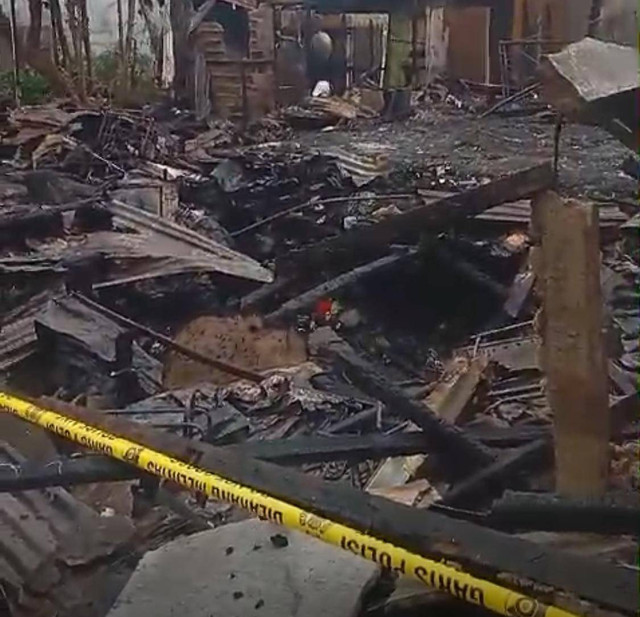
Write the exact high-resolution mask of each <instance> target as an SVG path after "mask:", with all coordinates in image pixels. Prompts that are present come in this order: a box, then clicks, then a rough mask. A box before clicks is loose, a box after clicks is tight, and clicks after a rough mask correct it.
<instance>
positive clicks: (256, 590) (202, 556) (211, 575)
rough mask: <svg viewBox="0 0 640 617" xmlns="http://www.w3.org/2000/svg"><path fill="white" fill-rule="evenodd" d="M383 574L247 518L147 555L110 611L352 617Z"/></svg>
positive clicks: (119, 616)
mask: <svg viewBox="0 0 640 617" xmlns="http://www.w3.org/2000/svg"><path fill="white" fill-rule="evenodd" d="M274 536H276V537H275V538H274V540H272V537H274ZM283 544H286V546H279V545H283ZM379 573H380V571H379V568H378V566H376V565H375V564H373V563H370V562H368V561H365V560H364V559H361V558H359V557H356V556H355V555H351V554H349V553H347V552H345V551H342V550H340V549H338V548H335V547H333V546H330V545H328V544H325V543H324V542H321V541H320V540H317V539H315V538H312V537H310V536H307V535H305V534H303V533H299V532H295V531H289V530H286V529H284V528H282V527H280V526H278V525H275V524H273V523H268V522H262V521H258V520H246V521H242V522H240V523H233V524H229V525H225V526H223V527H219V528H218V529H212V530H211V531H205V532H202V533H198V534H195V535H193V536H189V537H186V538H180V539H178V540H174V541H173V542H171V543H169V544H166V545H165V546H163V547H161V548H160V549H158V550H156V551H152V552H149V553H147V554H146V555H145V556H144V557H143V558H142V560H141V561H140V564H139V565H138V567H137V569H136V571H135V572H134V573H133V575H132V577H131V579H130V580H129V582H128V584H127V586H126V587H125V589H124V590H123V591H122V593H121V594H120V596H119V598H118V600H117V601H116V603H115V605H114V606H113V608H112V610H111V612H110V613H109V615H108V617H246V616H247V615H256V616H259V617H316V616H317V617H320V616H331V617H353V616H355V615H357V614H358V612H359V610H360V606H361V600H362V596H363V594H364V593H365V592H366V591H367V590H368V589H369V588H370V587H371V586H372V585H373V584H374V583H375V582H376V580H377V579H378V576H379Z"/></svg>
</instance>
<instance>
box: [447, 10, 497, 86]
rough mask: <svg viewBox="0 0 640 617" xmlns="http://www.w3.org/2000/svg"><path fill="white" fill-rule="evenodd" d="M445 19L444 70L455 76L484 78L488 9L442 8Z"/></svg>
mask: <svg viewBox="0 0 640 617" xmlns="http://www.w3.org/2000/svg"><path fill="white" fill-rule="evenodd" d="M445 21H446V25H447V28H448V30H449V47H448V55H447V71H448V74H449V75H450V76H451V77H454V78H458V79H468V80H470V81H475V82H478V83H486V82H488V81H489V70H490V49H489V29H490V24H491V12H490V9H487V8H485V7H467V8H463V9H445Z"/></svg>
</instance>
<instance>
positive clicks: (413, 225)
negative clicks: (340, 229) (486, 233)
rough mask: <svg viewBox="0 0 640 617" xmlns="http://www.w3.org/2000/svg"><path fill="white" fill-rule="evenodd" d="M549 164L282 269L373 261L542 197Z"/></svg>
mask: <svg viewBox="0 0 640 617" xmlns="http://www.w3.org/2000/svg"><path fill="white" fill-rule="evenodd" d="M553 180H554V176H553V168H552V165H551V164H550V163H548V162H547V163H543V164H541V165H537V166H535V167H530V168H528V169H525V170H522V171H519V172H516V173H513V174H510V175H508V176H504V177H502V178H498V179H497V180H493V181H492V182H488V183H487V184H483V185H481V186H479V187H477V188H474V189H471V190H469V191H465V192H463V193H459V194H455V195H451V196H450V197H445V198H443V199H440V200H438V201H435V202H433V201H430V202H429V203H426V204H424V205H422V206H418V207H416V208H412V209H411V210H407V211H406V212H402V213H401V214H397V215H396V216H392V217H389V218H387V219H384V220H382V221H380V222H378V223H375V224H374V225H370V226H368V227H362V228H359V229H356V230H355V231H353V232H351V233H343V234H340V235H339V236H332V237H331V238H327V239H326V240H322V241H320V242H318V243H316V244H314V245H313V246H311V247H308V248H305V249H301V250H300V251H293V252H291V253H290V254H289V255H288V256H287V257H285V258H283V260H282V262H281V264H280V265H281V266H283V267H285V268H286V267H287V266H289V267H295V268H296V269H300V268H307V269H312V268H314V267H318V266H319V265H320V264H342V265H344V263H347V262H351V261H353V259H354V256H355V257H356V258H358V259H361V260H362V258H363V257H364V258H365V259H366V258H368V259H370V258H371V256H372V255H376V254H379V251H380V250H381V249H383V248H384V247H387V246H389V245H390V244H392V243H393V242H394V241H397V240H398V238H400V237H401V236H403V235H408V236H413V237H416V236H417V235H418V234H419V233H420V232H421V231H424V230H432V231H437V230H441V229H443V228H445V227H448V226H450V225H453V224H456V223H459V222H460V221H463V220H465V219H466V218H468V217H472V216H476V215H478V214H480V213H481V212H484V211H485V210H487V209H488V208H491V207H492V206H497V205H500V204H502V203H505V202H509V201H517V200H519V199H524V198H525V197H530V196H531V195H534V194H536V193H539V192H541V191H543V190H545V189H547V188H549V187H550V186H551V185H552V184H553Z"/></svg>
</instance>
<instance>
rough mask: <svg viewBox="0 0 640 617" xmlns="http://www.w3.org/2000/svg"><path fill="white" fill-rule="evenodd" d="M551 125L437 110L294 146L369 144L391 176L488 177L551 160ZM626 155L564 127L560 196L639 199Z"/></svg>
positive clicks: (581, 130)
mask: <svg viewBox="0 0 640 617" xmlns="http://www.w3.org/2000/svg"><path fill="white" fill-rule="evenodd" d="M554 128H555V127H554V122H553V120H552V119H550V118H549V117H548V115H547V117H545V118H540V117H520V118H517V117H515V118H514V117H511V118H506V117H498V116H488V117H486V118H483V119H478V118H477V116H475V115H472V114H470V113H465V112H452V111H446V110H444V111H443V110H442V109H437V110H429V111H426V112H420V113H419V114H418V115H417V116H415V117H413V118H410V119H408V120H405V121H401V122H398V121H395V122H386V123H381V122H376V123H373V122H372V123H366V122H362V121H358V123H357V124H354V125H353V126H351V127H348V128H338V129H336V130H332V131H327V132H303V133H299V135H298V139H299V140H300V141H301V142H303V143H306V144H309V145H313V146H315V147H318V148H319V149H320V150H322V149H323V148H326V147H330V146H333V147H335V146H349V145H353V144H357V143H362V142H365V143H372V144H379V145H380V146H384V147H389V148H390V150H389V157H390V161H391V164H392V165H393V167H394V168H395V169H401V168H403V167H406V166H407V165H420V166H422V165H429V164H448V165H450V166H451V168H452V171H453V173H454V174H455V175H456V176H457V177H459V178H465V177H467V178H469V179H471V178H476V179H482V178H483V177H487V178H491V177H496V176H500V175H503V174H505V173H508V172H510V171H514V170H517V169H521V168H524V167H527V166H530V165H534V164H536V163H537V162H540V161H542V160H545V159H552V158H553V136H554ZM630 154H631V152H630V151H629V150H628V149H627V148H626V147H625V146H623V145H622V144H620V143H619V142H618V141H617V140H616V139H614V138H613V137H611V136H610V135H609V134H608V133H607V132H605V131H604V130H602V129H599V128H597V127H591V126H583V125H576V124H573V125H566V126H564V127H563V131H562V136H561V144H560V174H559V190H560V191H561V192H562V193H563V194H564V195H566V196H572V197H589V198H592V199H621V200H636V199H637V193H638V184H637V181H635V180H633V179H632V178H630V177H629V176H626V175H625V174H623V173H622V171H621V165H622V162H623V161H624V159H625V158H627V157H628V156H629V155H630Z"/></svg>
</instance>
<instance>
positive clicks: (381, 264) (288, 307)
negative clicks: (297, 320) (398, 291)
mask: <svg viewBox="0 0 640 617" xmlns="http://www.w3.org/2000/svg"><path fill="white" fill-rule="evenodd" d="M415 254H416V252H415V251H406V252H402V253H397V254H394V255H387V256H386V257H382V258H380V259H377V260H376V261H374V262H372V263H368V264H365V265H364V266H360V267H359V268H355V269H353V270H351V271H349V272H345V273H344V274H341V275H340V276H337V277H336V278H334V279H331V280H330V281H327V282H326V283H322V284H321V285H318V286H317V287H314V288H313V289H310V290H309V291H306V292H305V293H303V294H301V295H299V296H297V297H296V298H292V299H291V300H289V301H288V302H285V303H284V304H283V305H282V306H281V307H280V308H279V309H278V310H276V311H274V312H273V313H269V315H267V316H266V317H265V323H268V324H269V323H271V324H272V323H278V322H279V321H282V320H285V319H287V318H289V317H292V316H294V315H295V314H296V313H299V312H300V311H303V310H304V309H306V308H308V307H310V306H313V305H314V304H315V303H316V302H318V300H322V298H327V297H331V296H332V295H333V294H335V293H336V292H338V291H340V290H341V289H344V288H345V287H348V286H349V285H353V284H354V283H356V282H357V281H359V280H360V279H361V278H363V277H365V276H368V275H369V274H373V273H375V272H381V271H383V270H386V269H387V268H390V267H391V266H394V265H395V264H397V263H399V262H400V261H403V260H405V259H407V258H409V257H412V256H413V255H415Z"/></svg>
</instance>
